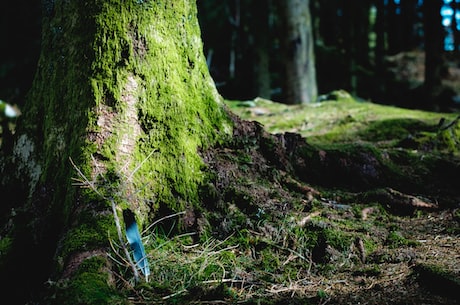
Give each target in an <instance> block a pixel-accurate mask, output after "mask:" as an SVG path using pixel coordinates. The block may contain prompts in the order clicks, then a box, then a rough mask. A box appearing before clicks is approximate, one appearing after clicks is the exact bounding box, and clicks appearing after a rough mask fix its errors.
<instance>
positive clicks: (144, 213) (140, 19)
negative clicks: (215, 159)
mask: <svg viewBox="0 0 460 305" xmlns="http://www.w3.org/2000/svg"><path fill="white" fill-rule="evenodd" d="M196 13H197V12H196V3H195V1H193V0H183V1H142V0H137V1H136V0H132V1H131V0H127V1H115V0H112V1H111V0H88V1H79V0H70V1H63V0H57V1H44V8H43V15H44V19H43V36H42V52H41V57H40V60H39V66H38V70H37V74H36V77H35V80H34V84H33V88H32V90H31V92H30V94H29V97H28V101H27V104H26V106H25V109H24V115H23V117H22V119H21V121H20V122H19V124H18V126H19V127H18V131H17V137H16V141H15V144H14V149H13V156H12V158H11V159H10V160H6V157H4V160H3V159H2V161H5V162H2V168H1V169H0V170H1V172H2V176H1V177H2V178H1V179H2V181H1V182H2V183H1V191H2V194H14V197H13V196H10V197H11V198H8V199H7V200H5V201H6V202H3V203H2V207H1V216H2V223H6V224H7V225H5V226H3V227H2V249H1V250H2V251H1V256H0V268H1V269H0V274H2V276H1V283H0V284H1V285H2V288H6V289H9V290H8V291H10V292H11V293H13V292H14V291H17V292H19V293H18V294H17V295H14V296H11V295H10V297H12V298H13V299H14V300H15V301H17V303H24V302H25V301H31V300H34V299H40V298H43V297H44V296H43V295H41V292H42V291H43V290H42V288H43V285H44V282H45V281H46V280H47V279H52V280H53V281H54V280H62V279H71V278H72V281H70V282H69V283H68V284H67V286H66V287H67V288H66V289H64V292H63V294H62V295H61V296H62V297H63V299H65V300H66V303H68V304H77V303H79V304H83V303H93V302H99V303H100V304H102V303H104V302H106V301H108V299H110V298H113V296H115V295H116V292H115V290H114V287H111V284H110V283H112V280H111V276H112V275H111V266H110V261H109V260H108V259H107V256H106V252H107V250H108V247H109V239H108V232H109V234H110V236H112V237H113V238H115V237H116V231H115V224H114V218H113V214H112V212H111V202H114V203H115V204H116V205H117V207H119V208H120V210H121V209H123V208H129V209H131V210H132V211H134V212H135V214H136V216H137V217H138V221H139V222H140V224H141V225H142V226H145V224H147V223H148V221H149V220H151V219H153V218H154V217H155V216H157V215H156V214H158V213H157V212H158V211H160V210H161V211H163V212H165V211H168V212H169V211H182V210H186V209H191V210H193V209H194V208H196V207H197V206H198V187H199V185H200V183H202V181H203V179H204V175H203V173H202V171H201V167H202V164H203V163H202V160H201V158H200V156H199V154H198V151H199V149H201V148H206V147H209V146H210V145H213V144H214V143H216V142H218V141H220V140H221V139H223V138H224V137H225V136H226V135H227V134H229V133H230V132H231V124H230V122H229V120H228V118H227V115H226V112H225V110H224V108H223V104H222V100H221V97H220V96H219V95H218V93H217V91H216V89H215V86H214V83H213V81H212V79H211V78H210V76H209V73H208V70H207V67H206V62H205V59H204V56H203V54H202V41H201V37H200V30H199V25H198V21H197V16H196ZM72 163H73V164H74V165H72ZM79 171H80V173H78V172H79ZM74 178H78V179H79V180H80V181H77V180H74ZM73 182H77V183H76V184H77V185H75V183H73ZM78 184H81V185H83V186H86V188H81V187H79V186H78ZM2 196H3V195H2ZM2 201H3V200H2ZM119 212H120V211H119ZM48 283H50V282H48ZM18 287H20V288H18ZM45 297H46V295H45ZM63 299H61V300H59V299H58V300H57V301H56V302H62V300H63ZM49 301H50V300H49ZM50 302H51V301H50ZM99 303H98V304H99ZM61 304H62V303H61Z"/></svg>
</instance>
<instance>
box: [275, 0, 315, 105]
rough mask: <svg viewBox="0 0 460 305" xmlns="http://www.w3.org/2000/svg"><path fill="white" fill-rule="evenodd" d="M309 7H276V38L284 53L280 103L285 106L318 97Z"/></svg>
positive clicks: (303, 2) (298, 3) (293, 2)
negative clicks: (279, 29) (279, 25)
mask: <svg viewBox="0 0 460 305" xmlns="http://www.w3.org/2000/svg"><path fill="white" fill-rule="evenodd" d="M309 3H310V1H308V0H288V1H284V2H282V3H280V7H281V14H282V20H283V23H284V37H281V38H280V39H281V41H282V44H283V49H284V50H283V57H284V73H283V78H284V86H283V96H284V100H283V102H285V103H287V104H302V103H310V102H313V101H314V99H315V98H316V96H317V94H318V93H317V84H316V68H315V60H314V50H313V49H314V41H313V30H312V26H311V17H310V7H309Z"/></svg>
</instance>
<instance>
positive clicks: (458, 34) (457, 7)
mask: <svg viewBox="0 0 460 305" xmlns="http://www.w3.org/2000/svg"><path fill="white" fill-rule="evenodd" d="M450 5H451V7H452V10H453V11H454V13H453V15H452V19H451V20H452V23H451V26H452V32H453V35H454V52H456V53H457V54H460V28H459V26H460V25H459V24H458V22H457V17H456V16H457V14H460V3H458V2H456V1H455V0H454V1H452V2H451V3H450Z"/></svg>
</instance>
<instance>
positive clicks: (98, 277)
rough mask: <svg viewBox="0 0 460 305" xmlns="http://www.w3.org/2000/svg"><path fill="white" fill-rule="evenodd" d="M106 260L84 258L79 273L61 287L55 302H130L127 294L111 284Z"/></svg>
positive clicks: (101, 303)
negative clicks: (123, 293)
mask: <svg viewBox="0 0 460 305" xmlns="http://www.w3.org/2000/svg"><path fill="white" fill-rule="evenodd" d="M106 264H107V262H106V260H105V259H104V258H102V257H98V256H95V257H92V258H89V259H86V260H84V261H83V262H82V263H81V265H80V266H79V269H78V271H77V273H76V274H75V275H74V276H72V278H70V279H69V280H68V281H67V282H66V283H64V284H63V285H62V286H61V287H59V288H58V289H57V291H56V294H55V299H54V300H52V302H53V303H54V304H62V305H67V304H68V305H73V304H100V305H103V304H128V302H127V301H126V296H124V295H122V294H121V293H120V291H119V290H116V289H115V288H114V287H112V286H111V285H109V275H108V272H107V270H106Z"/></svg>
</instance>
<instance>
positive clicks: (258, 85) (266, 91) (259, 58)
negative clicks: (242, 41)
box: [250, 0, 270, 99]
mask: <svg viewBox="0 0 460 305" xmlns="http://www.w3.org/2000/svg"><path fill="white" fill-rule="evenodd" d="M269 8H270V0H263V1H255V2H253V3H252V4H251V11H252V12H253V14H252V18H251V21H250V25H251V36H252V41H253V46H252V57H253V59H254V60H253V63H254V64H253V91H254V93H255V95H256V96H259V97H263V98H268V99H269V98H270V55H269V51H270V44H269V42H270V28H269V20H268V19H269V14H270V9H269Z"/></svg>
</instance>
